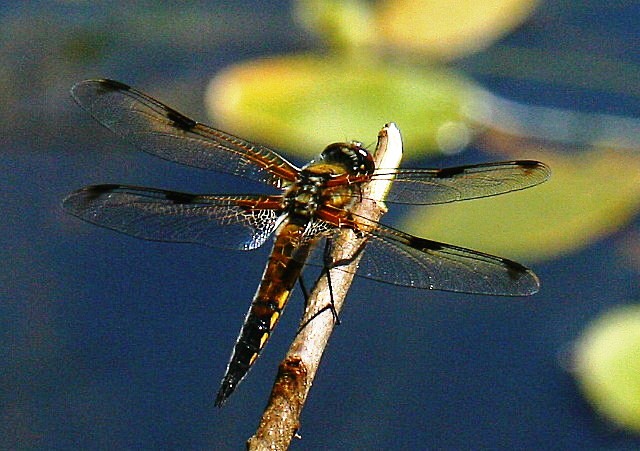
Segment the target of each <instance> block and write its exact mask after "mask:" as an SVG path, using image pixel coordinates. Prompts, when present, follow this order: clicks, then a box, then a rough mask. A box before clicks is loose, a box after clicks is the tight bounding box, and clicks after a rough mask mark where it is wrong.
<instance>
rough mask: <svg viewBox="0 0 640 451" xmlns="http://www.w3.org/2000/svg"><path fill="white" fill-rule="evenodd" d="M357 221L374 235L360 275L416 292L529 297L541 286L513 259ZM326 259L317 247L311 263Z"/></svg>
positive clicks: (321, 263)
mask: <svg viewBox="0 0 640 451" xmlns="http://www.w3.org/2000/svg"><path fill="white" fill-rule="evenodd" d="M358 221H359V222H361V223H366V224H367V225H366V226H365V227H364V228H365V229H372V232H371V234H369V235H368V240H367V242H366V245H365V246H364V248H363V249H362V251H363V254H362V259H361V260H360V262H359V264H358V268H357V270H355V271H354V273H355V275H356V276H360V277H365V278H367V279H372V280H376V281H379V282H385V283H389V284H393V285H400V286H405V287H411V288H420V289H428V290H443V291H454V292H461V293H475V294H489V295H500V296H528V295H531V294H534V293H536V292H537V291H538V289H539V288H540V283H539V281H538V278H537V276H536V275H535V274H534V273H533V272H532V271H531V270H529V269H527V268H525V267H524V266H522V265H521V264H520V263H516V262H514V261H512V260H508V259H506V258H502V257H496V256H493V255H489V254H485V253H482V252H478V251H474V250H471V249H465V248H462V247H458V246H453V245H451V244H444V243H439V242H436V241H431V240H427V239H424V238H418V237H415V236H412V235H409V234H407V233H404V232H401V231H399V230H396V229H393V228H391V227H387V226H383V225H382V224H377V223H374V222H372V221H368V220H366V219H364V218H359V219H358ZM322 255H323V251H322V246H318V249H316V250H315V252H314V253H313V256H312V258H311V259H310V261H309V263H310V264H312V265H314V266H323V260H322ZM336 270H346V269H345V268H344V266H338V267H336Z"/></svg>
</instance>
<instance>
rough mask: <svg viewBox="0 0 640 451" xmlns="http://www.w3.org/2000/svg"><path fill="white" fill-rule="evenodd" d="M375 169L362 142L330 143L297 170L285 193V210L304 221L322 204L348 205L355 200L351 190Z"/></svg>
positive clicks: (294, 219) (355, 197) (292, 218)
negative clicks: (296, 175) (297, 175)
mask: <svg viewBox="0 0 640 451" xmlns="http://www.w3.org/2000/svg"><path fill="white" fill-rule="evenodd" d="M374 170H375V164H374V161H373V157H372V155H371V154H370V153H369V152H368V151H367V150H366V149H365V148H364V147H363V146H362V143H360V142H357V141H351V142H349V143H333V144H330V145H328V146H327V147H326V148H325V149H324V151H323V152H322V153H321V154H320V156H318V158H316V159H314V160H311V161H310V162H309V163H308V164H306V165H305V166H304V167H303V168H302V169H301V170H300V173H299V180H298V181H297V182H296V183H295V184H293V185H292V186H291V187H289V189H288V190H287V192H286V193H285V195H284V209H285V211H287V212H289V213H290V215H291V220H293V221H296V219H297V220H299V221H305V220H308V219H309V218H311V217H313V216H314V215H315V213H316V211H317V210H318V208H320V207H322V206H328V205H330V206H333V207H336V208H346V207H349V206H351V205H353V204H354V203H355V201H356V199H357V196H354V192H355V191H356V190H358V189H360V187H359V185H360V184H361V183H363V182H364V181H366V180H368V179H369V177H370V176H371V175H372V174H373V171H374ZM336 182H339V183H336Z"/></svg>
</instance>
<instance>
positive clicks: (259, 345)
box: [216, 223, 310, 406]
mask: <svg viewBox="0 0 640 451" xmlns="http://www.w3.org/2000/svg"><path fill="white" fill-rule="evenodd" d="M303 230H304V227H301V226H300V225H298V224H294V223H288V224H285V225H284V226H283V227H282V229H281V230H280V233H278V236H277V238H276V242H275V244H274V247H273V251H272V252H271V256H270V257H269V261H268V262H267V266H266V268H265V270H264V274H263V276H262V281H261V282H260V286H259V287H258V290H257V292H256V295H255V296H254V299H253V302H252V303H251V307H250V308H249V311H248V312H247V316H246V317H245V320H244V324H243V325H242V329H241V330H240V335H239V336H238V340H237V341H236V345H235V347H234V349H233V353H232V355H231V359H230V360H229V365H228V366H227V371H226V373H225V375H224V378H223V379H222V383H221V386H220V390H219V391H218V396H217V398H216V405H217V406H222V405H223V404H224V402H225V401H226V399H227V398H228V397H229V396H230V395H231V393H233V391H234V390H235V388H236V387H237V386H238V384H239V383H240V381H241V380H242V379H243V378H244V377H245V376H246V374H247V372H248V371H249V369H250V368H251V366H252V365H253V363H254V362H255V361H256V359H257V358H258V356H259V355H260V352H261V351H262V349H263V348H264V347H265V345H266V344H267V341H268V340H269V337H270V336H271V332H272V331H273V329H274V328H275V327H276V324H278V321H279V320H280V315H281V314H282V311H283V310H284V307H285V305H286V304H287V301H288V300H289V297H290V296H291V291H292V290H293V287H294V286H295V284H296V282H297V281H298V277H299V276H300V273H301V271H302V267H303V266H304V260H305V258H306V256H307V254H308V253H309V249H310V244H309V243H304V244H302V245H300V244H299V243H301V241H303V240H301V234H302V232H303ZM294 253H295V256H296V258H295V259H294V258H293V255H294ZM303 254H304V255H303Z"/></svg>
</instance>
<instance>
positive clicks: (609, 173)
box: [403, 150, 640, 263]
mask: <svg viewBox="0 0 640 451" xmlns="http://www.w3.org/2000/svg"><path fill="white" fill-rule="evenodd" d="M528 157H529V158H532V159H538V160H540V161H543V162H544V163H546V164H547V165H548V166H549V167H550V168H551V171H552V175H551V179H550V180H549V181H548V182H546V183H544V184H543V185H540V186H537V187H534V188H531V189H528V190H526V191H519V192H516V193H510V194H506V195H502V196H496V197H493V198H489V199H478V200H473V201H467V202H459V203H455V204H448V205H440V206H433V207H426V208H420V209H415V210H414V211H413V212H412V214H411V215H409V216H407V218H406V220H405V222H404V224H403V228H404V229H405V230H407V231H410V232H412V233H414V234H417V235H419V236H424V237H427V238H430V239H434V240H438V241H444V242H449V243H453V244H457V245H460V246H465V247H470V248H472V249H478V250H482V251H484V252H489V253H493V254H497V255H501V256H504V257H509V258H514V259H522V260H523V261H524V262H527V263H530V262H532V261H535V260H542V259H546V258H551V257H554V256H556V255H559V254H563V253H568V252H571V251H574V250H577V249H580V248H582V247H585V246H587V245H589V244H590V243H592V242H593V241H595V240H597V239H598V238H600V237H602V236H603V235H605V234H608V233H611V232H613V231H615V230H617V229H619V228H620V227H622V225H624V224H625V223H626V222H628V221H629V220H630V219H631V217H632V216H633V215H634V214H636V213H637V212H638V210H639V209H640V157H639V156H637V155H631V154H625V153H622V152H613V151H603V150H600V151H592V152H584V153H579V154H578V153H574V154H571V155H568V154H567V155H559V154H556V153H551V152H544V153H542V152H537V153H535V154H532V155H529V156H528Z"/></svg>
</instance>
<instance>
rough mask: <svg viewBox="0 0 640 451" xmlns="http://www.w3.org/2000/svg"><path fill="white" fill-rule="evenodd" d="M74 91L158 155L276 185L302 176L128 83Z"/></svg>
mask: <svg viewBox="0 0 640 451" xmlns="http://www.w3.org/2000/svg"><path fill="white" fill-rule="evenodd" d="M71 93H72V95H73V98H74V99H75V100H76V102H77V103H78V104H79V105H80V106H81V107H82V108H84V109H85V110H87V111H88V112H89V113H90V114H91V115H92V116H93V117H94V118H95V119H96V120H97V121H98V122H100V123H101V124H102V125H104V126H105V127H107V128H108V129H110V130H111V131H113V132H114V133H116V134H117V135H119V136H120V137H122V138H123V139H125V140H127V141H128V142H130V143H131V144H133V145H134V146H136V147H137V148H138V149H140V150H142V151H144V152H147V153H149V154H151V155H154V156H156V157H160V158H162V159H165V160H168V161H172V162H176V163H180V164H184V165H187V166H193V167H196V168H202V169H209V170H212V171H217V172H223V173H227V174H233V175H238V176H241V177H246V178H248V179H251V180H255V181H258V182H263V183H267V184H269V185H272V186H275V187H277V188H282V187H283V186H286V185H287V184H289V183H291V182H292V181H293V180H295V179H296V177H297V174H298V168H296V167H295V166H294V165H292V164H291V163H289V162H288V161H287V160H285V159H284V158H282V157H281V156H280V155H278V154H277V153H276V152H274V151H273V150H271V149H268V148H266V147H263V146H259V145H257V144H252V143H249V142H247V141H245V140H243V139H241V138H238V137H236V136H233V135H230V134H228V133H225V132H222V131H220V130H216V129H214V128H211V127H208V126H206V125H203V124H200V123H198V122H196V121H194V120H193V119H190V118H188V117H187V116H185V115H184V114H182V113H180V112H178V111H176V110H174V109H173V108H171V107H168V106H166V105H164V104H163V103H161V102H158V101H157V100H155V99H153V98H151V97H149V96H147V95H146V94H144V93H142V92H140V91H137V90H135V89H133V88H131V87H130V86H127V85H125V84H123V83H120V82H116V81H113V80H86V81H82V82H80V83H78V84H76V85H75V86H74V87H73V88H72V90H71Z"/></svg>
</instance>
